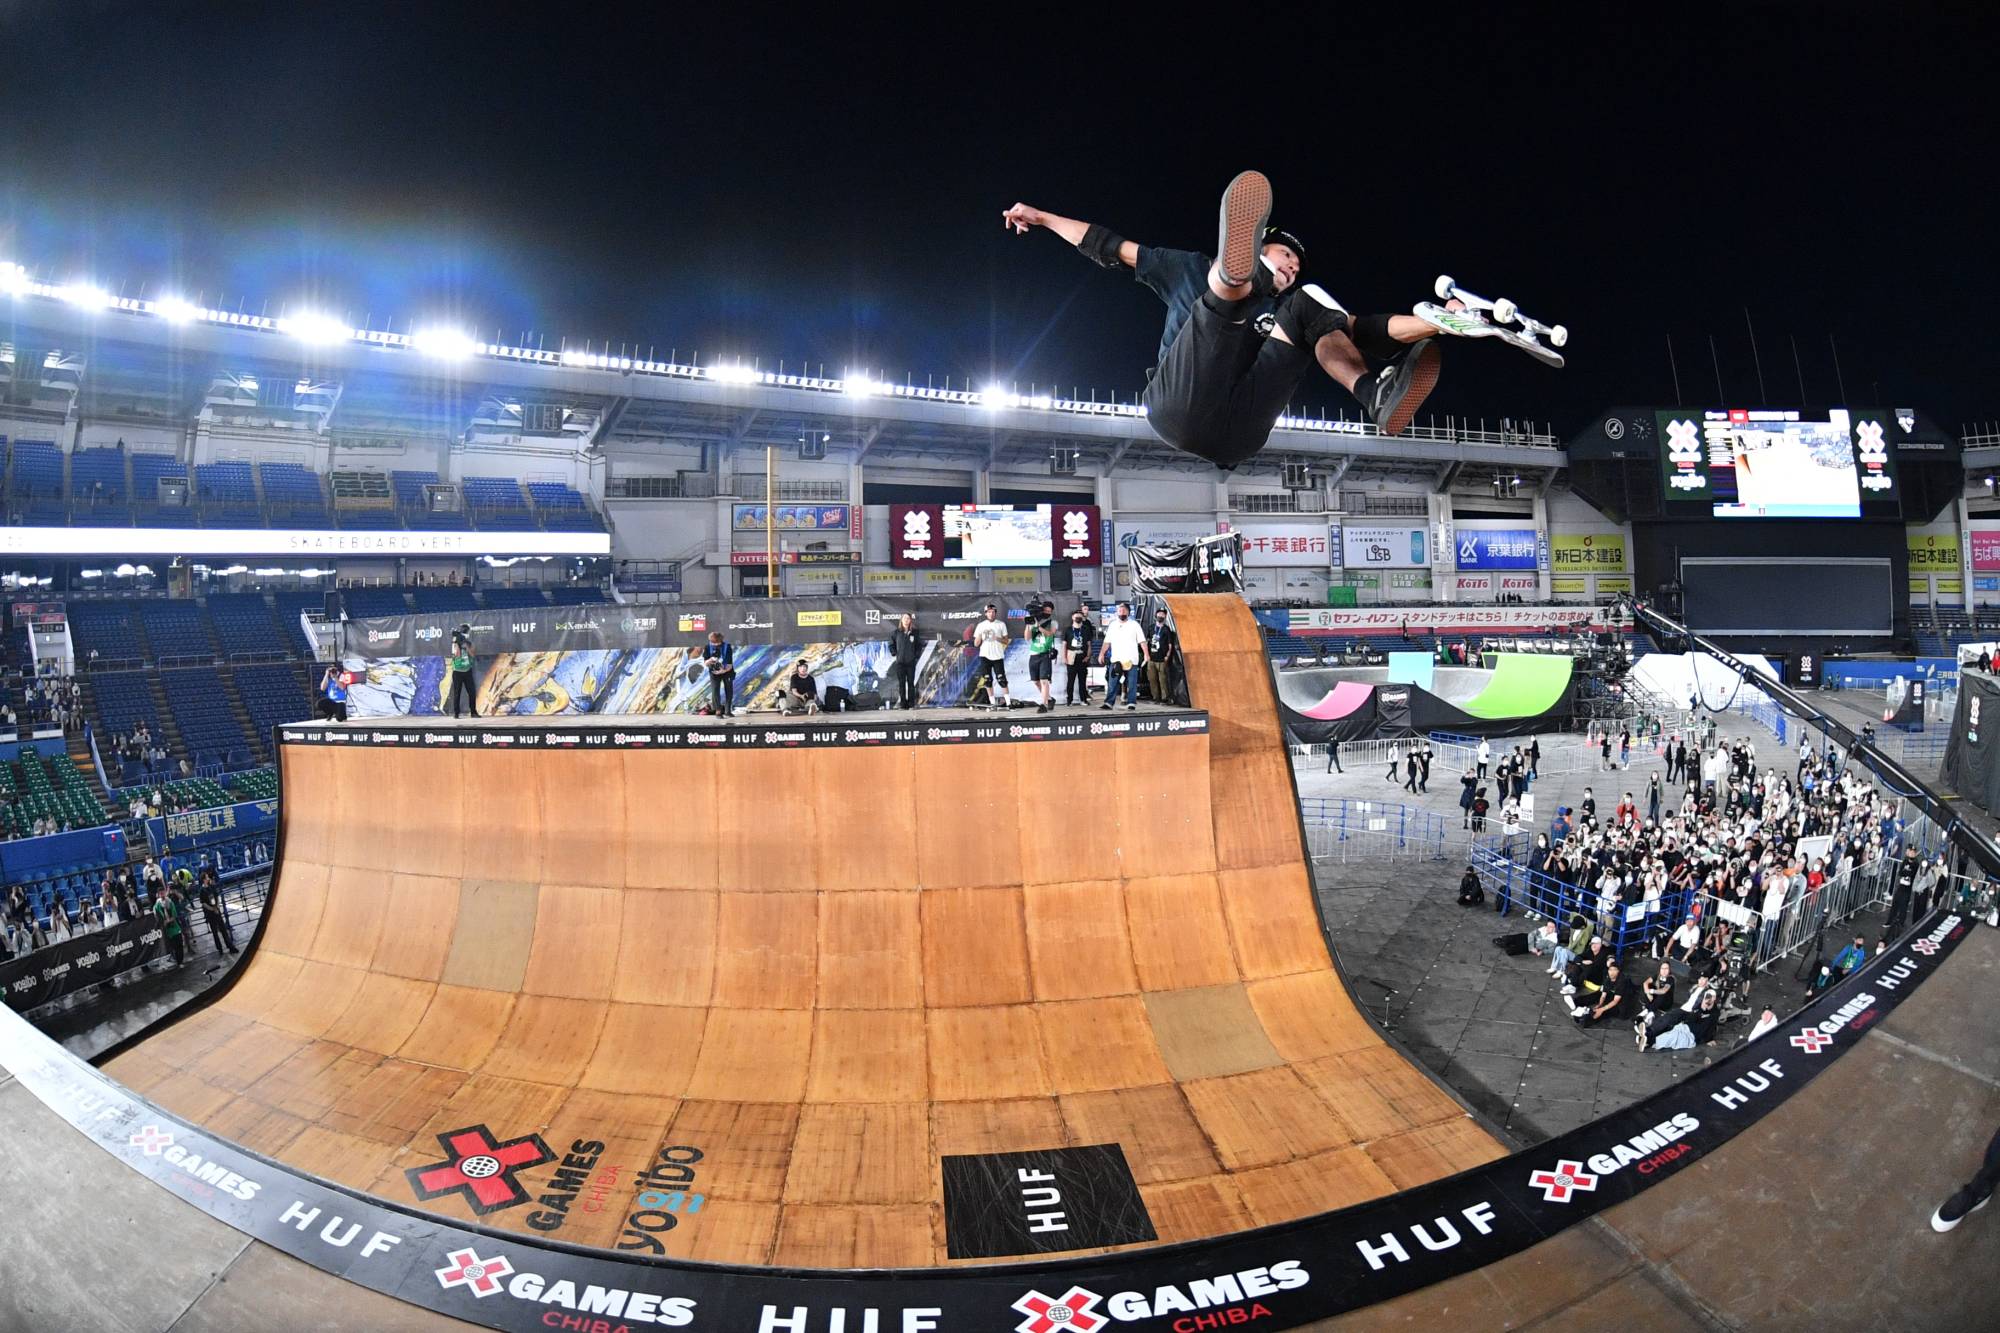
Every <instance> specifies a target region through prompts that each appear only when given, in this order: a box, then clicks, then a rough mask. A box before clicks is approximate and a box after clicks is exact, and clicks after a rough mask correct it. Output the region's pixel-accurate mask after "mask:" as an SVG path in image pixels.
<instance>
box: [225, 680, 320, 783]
mask: <svg viewBox="0 0 2000 1333" xmlns="http://www.w3.org/2000/svg"><path fill="white" fill-rule="evenodd" d="M232 674H233V675H234V676H235V677H236V692H237V693H238V694H239V695H240V696H242V699H243V709H244V711H245V712H247V713H249V714H250V725H251V726H253V727H255V728H256V730H257V739H258V741H259V742H260V743H261V742H264V741H267V740H268V739H269V738H270V735H271V729H272V728H273V727H280V726H283V725H285V724H286V723H288V722H304V721H306V720H307V719H308V718H310V717H311V716H312V712H313V710H312V699H311V697H310V696H309V695H307V693H306V690H305V686H304V685H303V684H302V683H301V682H300V680H299V673H298V671H297V669H295V668H294V667H291V666H289V665H272V666H240V667H237V668H236V669H235V671H234V672H233V673H232ZM239 785H240V784H239Z"/></svg>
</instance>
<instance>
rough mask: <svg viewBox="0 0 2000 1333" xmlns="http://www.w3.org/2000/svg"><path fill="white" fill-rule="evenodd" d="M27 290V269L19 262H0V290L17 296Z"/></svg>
mask: <svg viewBox="0 0 2000 1333" xmlns="http://www.w3.org/2000/svg"><path fill="white" fill-rule="evenodd" d="M27 290H28V270H26V269H24V268H22V267H21V266H20V265H19V264H0V292H6V293H7V294H8V295H9V296H19V295H20V294H21V293H22V292H25V291H27Z"/></svg>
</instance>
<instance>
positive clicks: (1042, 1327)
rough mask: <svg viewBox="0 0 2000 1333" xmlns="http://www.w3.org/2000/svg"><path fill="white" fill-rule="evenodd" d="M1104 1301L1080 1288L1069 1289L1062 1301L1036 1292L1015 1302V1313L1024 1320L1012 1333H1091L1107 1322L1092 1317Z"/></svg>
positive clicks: (1098, 1315)
mask: <svg viewBox="0 0 2000 1333" xmlns="http://www.w3.org/2000/svg"><path fill="white" fill-rule="evenodd" d="M1103 1299H1104V1298H1103V1297H1102V1296H1099V1295H1098V1294H1097V1293H1096V1292H1094V1291H1085V1290H1084V1289H1083V1288H1082V1287H1071V1288H1070V1289H1069V1290H1068V1291H1066V1292H1064V1293H1063V1295H1062V1299H1061V1300H1050V1299H1049V1298H1048V1297H1047V1296H1044V1295H1042V1293H1041V1292H1039V1291H1031V1292H1029V1293H1028V1294H1027V1295H1025V1296H1023V1297H1022V1298H1021V1299H1020V1300H1018V1301H1015V1302H1014V1309H1015V1310H1017V1311H1018V1312H1020V1313H1021V1314H1023V1315H1026V1316H1027V1318H1025V1319H1023V1320H1022V1321H1021V1322H1020V1323H1018V1324H1016V1325H1015V1326H1014V1328H1015V1333H1058V1330H1062V1331H1063V1333H1067V1330H1070V1329H1074V1330H1076V1333H1092V1330H1094V1329H1099V1328H1102V1327H1104V1325H1105V1324H1106V1323H1107V1322H1109V1321H1107V1320H1106V1319H1105V1317H1104V1316H1103V1315H1101V1314H1092V1313H1091V1311H1092V1310H1095V1309H1096V1308H1097V1303H1098V1302H1099V1301H1101V1300H1103Z"/></svg>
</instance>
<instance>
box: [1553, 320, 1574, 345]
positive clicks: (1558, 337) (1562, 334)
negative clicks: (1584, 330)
mask: <svg viewBox="0 0 2000 1333" xmlns="http://www.w3.org/2000/svg"><path fill="white" fill-rule="evenodd" d="M1568 342H1569V330H1568V329H1566V328H1564V327H1563V326H1562V325H1560V324H1558V325H1556V326H1555V327H1554V328H1552V329H1550V330H1549V345H1550V346H1551V347H1561V346H1563V345H1565V344H1566V343H1568Z"/></svg>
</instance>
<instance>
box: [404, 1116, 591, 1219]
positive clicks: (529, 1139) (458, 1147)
mask: <svg viewBox="0 0 2000 1333" xmlns="http://www.w3.org/2000/svg"><path fill="white" fill-rule="evenodd" d="M437 1137H438V1143H439V1144H440V1145H441V1146H442V1147H443V1148H444V1150H445V1153H446V1156H445V1160H443V1161H442V1162H433V1163H431V1164H430V1165H429V1166H413V1167H410V1168H409V1169H408V1170H406V1171H405V1172H404V1173H403V1174H404V1175H405V1176H406V1177H408V1179H409V1182H410V1188H411V1189H412V1190H414V1191H416V1195H417V1197H418V1198H419V1199H437V1198H442V1197H443V1196H445V1195H447V1194H462V1195H464V1196H465V1202H466V1203H467V1204H468V1205H469V1206H470V1207H471V1209H472V1211H473V1212H475V1213H477V1214H479V1215H480V1216H481V1217H484V1216H485V1215H486V1214H488V1213H491V1212H497V1211H498V1210H500V1209H502V1208H512V1207H514V1206H515V1205H516V1204H522V1203H526V1202H527V1201H528V1192H527V1191H526V1190H525V1189H522V1188H521V1186H520V1184H519V1183H518V1182H517V1181H516V1180H515V1179H514V1175H515V1173H516V1172H518V1171H521V1170H523V1169H524V1168H527V1167H531V1166H540V1165H541V1164H542V1163H544V1162H553V1161H554V1160H555V1159H556V1155H555V1154H554V1153H552V1152H550V1151H549V1145H548V1144H546V1143H543V1142H542V1140H541V1136H540V1135H536V1134H528V1135H524V1136H523V1137H521V1138H518V1139H510V1140H508V1141H507V1142H505V1143H501V1142H499V1141H497V1140H496V1139H495V1138H494V1137H493V1134H492V1131H490V1130H488V1129H487V1128H486V1126H484V1125H468V1126H467V1127H466V1128H464V1129H454V1130H451V1131H449V1132H447V1133H444V1134H440V1135H438V1136H437Z"/></svg>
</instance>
